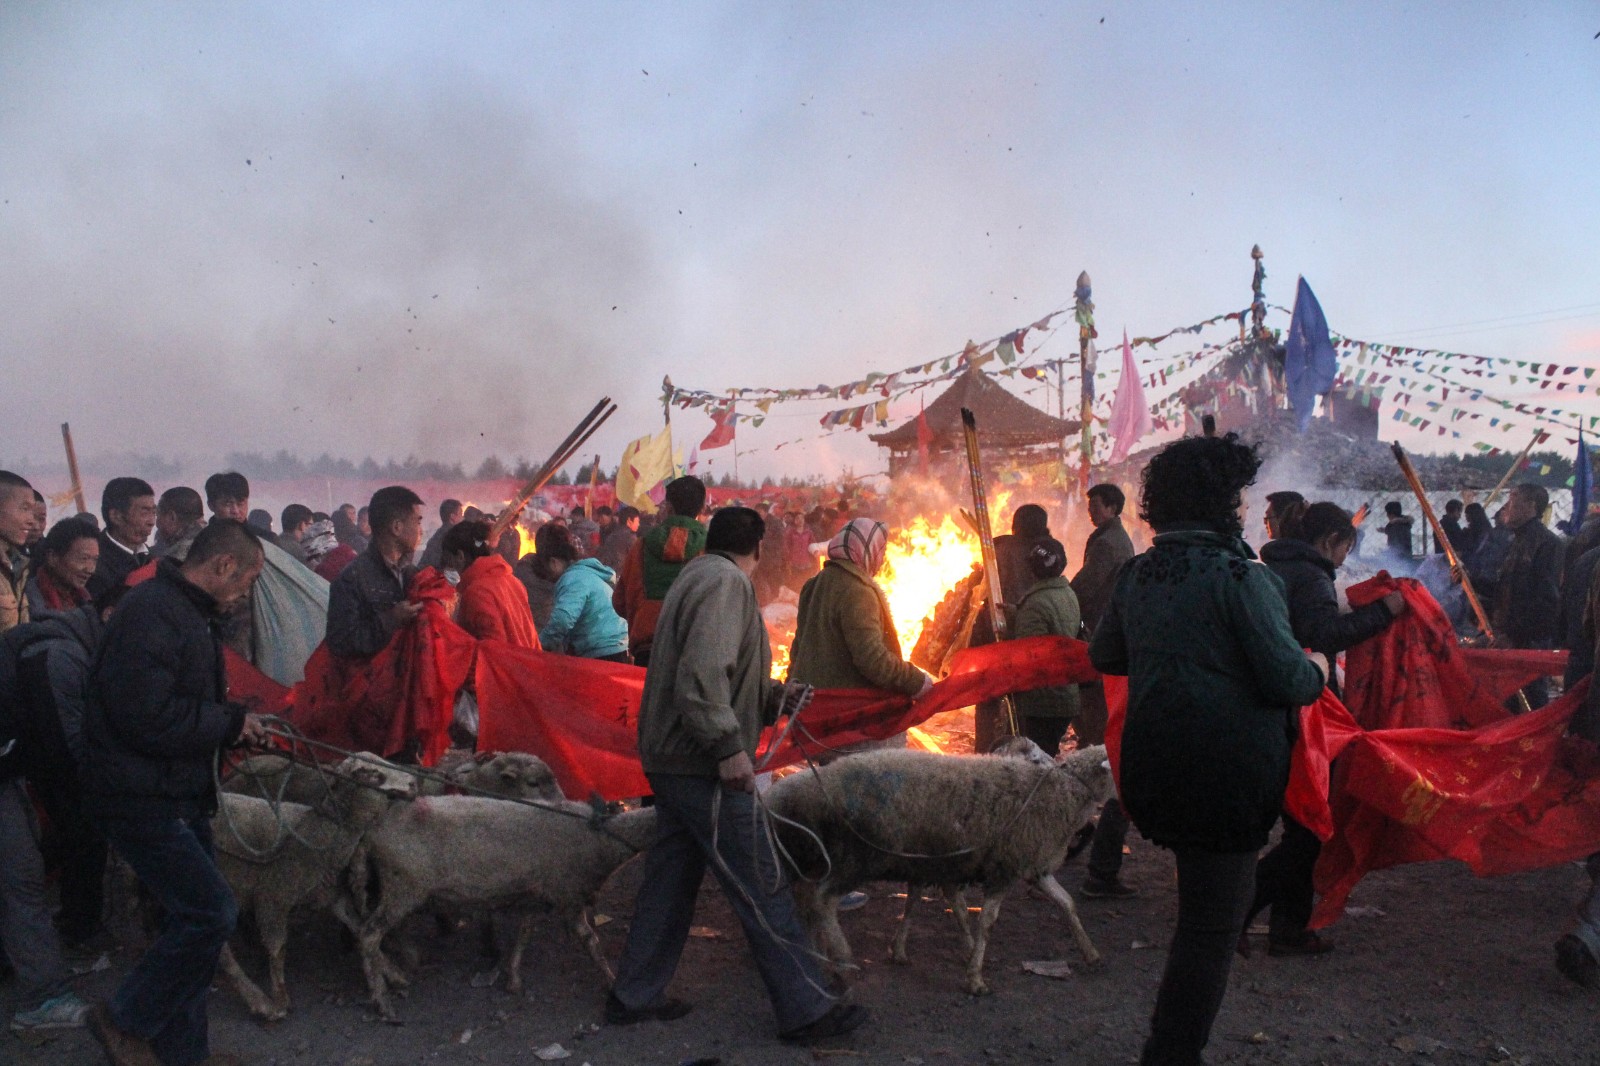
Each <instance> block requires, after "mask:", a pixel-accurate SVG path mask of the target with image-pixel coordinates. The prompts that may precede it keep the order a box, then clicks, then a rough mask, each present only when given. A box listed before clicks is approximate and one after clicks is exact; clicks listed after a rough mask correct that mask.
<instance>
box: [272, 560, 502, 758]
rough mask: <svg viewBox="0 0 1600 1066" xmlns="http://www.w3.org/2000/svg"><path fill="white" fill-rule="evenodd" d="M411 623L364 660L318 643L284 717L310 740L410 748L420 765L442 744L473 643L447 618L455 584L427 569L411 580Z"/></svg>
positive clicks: (375, 748) (349, 746)
mask: <svg viewBox="0 0 1600 1066" xmlns="http://www.w3.org/2000/svg"><path fill="white" fill-rule="evenodd" d="M408 598H409V599H410V600H411V602H413V603H420V604H422V613H421V614H419V615H418V616H417V618H416V621H414V622H412V623H411V624H410V625H408V626H406V627H405V628H404V629H402V630H400V631H399V632H398V633H397V634H396V635H395V637H394V639H393V640H391V641H390V642H389V646H388V647H387V648H385V649H383V650H382V651H380V652H379V653H378V654H376V655H374V656H372V657H371V658H370V659H355V660H351V659H340V658H337V657H336V656H334V655H332V654H330V653H329V651H328V647H327V645H326V644H323V645H321V646H319V647H318V648H317V650H316V652H315V653H313V654H312V656H311V659H310V661H309V662H308V663H306V671H305V673H306V676H305V680H304V681H302V682H300V684H298V685H296V686H295V687H294V693H293V696H292V698H291V699H292V705H293V708H292V710H291V712H290V714H289V720H290V721H291V722H292V723H293V724H294V726H295V727H296V728H297V729H299V730H300V732H302V733H303V734H305V735H306V736H307V737H309V738H311V739H312V740H319V741H322V742H323V743H325V744H331V745H334V746H336V747H339V748H343V749H345V750H347V751H370V752H375V753H377V754H379V755H384V756H391V755H396V754H399V753H400V752H403V751H406V750H407V749H408V748H411V747H412V746H415V748H416V752H417V757H418V759H419V760H420V761H421V763H422V764H423V765H424V766H432V765H433V764H434V763H435V762H437V761H438V760H439V756H441V755H443V754H444V753H445V751H446V749H448V748H449V747H450V722H451V719H452V716H453V714H454V710H455V699H456V692H457V691H458V690H459V689H460V688H461V686H462V685H464V684H466V682H467V679H468V678H469V677H470V676H471V674H472V664H473V659H474V657H475V655H476V651H477V643H478V642H477V641H476V640H474V639H473V638H472V636H471V635H470V634H468V633H467V631H466V630H464V629H462V628H461V627H460V626H458V625H456V624H455V623H454V622H452V621H451V620H450V604H451V602H452V601H453V600H454V598H455V590H454V589H453V588H452V587H451V586H450V583H449V582H448V581H446V580H445V579H444V576H443V575H442V574H440V573H439V572H438V571H437V570H434V569H432V568H431V567H430V568H428V569H425V570H421V571H419V572H418V573H417V576H416V577H415V578H413V579H412V583H411V588H410V590H409V592H408Z"/></svg>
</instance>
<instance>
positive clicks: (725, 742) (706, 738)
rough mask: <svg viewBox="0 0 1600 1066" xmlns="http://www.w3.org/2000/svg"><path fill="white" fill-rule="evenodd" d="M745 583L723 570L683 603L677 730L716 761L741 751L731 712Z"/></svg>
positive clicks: (747, 585) (747, 592) (750, 593)
mask: <svg viewBox="0 0 1600 1066" xmlns="http://www.w3.org/2000/svg"><path fill="white" fill-rule="evenodd" d="M754 595H755V593H754V591H753V590H752V589H751V588H750V583H749V582H748V581H745V580H744V579H743V575H741V574H739V573H738V572H737V571H734V570H731V569H730V570H729V572H728V573H727V574H726V575H724V576H722V577H721V579H720V580H717V581H714V582H707V584H706V586H705V587H704V588H703V589H702V590H700V592H699V595H698V596H697V602H695V603H692V604H691V603H684V604H683V605H682V610H681V611H680V618H682V619H684V620H686V622H687V626H686V632H685V633H684V634H683V638H682V651H681V653H680V654H679V656H678V669H677V674H676V680H675V686H674V691H673V696H674V701H675V703H676V704H677V707H678V710H679V715H680V719H681V721H682V722H683V727H684V729H686V730H687V731H688V732H689V733H690V734H691V735H692V736H693V737H694V738H695V739H696V740H697V741H699V742H700V744H702V745H703V746H704V747H705V749H706V750H707V751H709V752H710V753H711V754H712V755H713V756H715V757H716V758H717V759H719V760H720V759H726V758H727V757H728V756H730V755H737V754H738V753H739V752H741V751H743V750H744V741H743V739H742V737H741V734H740V732H739V716H738V715H737V714H735V713H734V710H733V674H734V671H735V669H736V668H737V665H738V661H739V645H740V641H741V640H742V638H743V636H744V627H743V626H742V625H741V624H740V622H741V621H742V620H743V619H744V617H745V615H746V612H747V610H748V609H749V607H750V604H748V603H747V602H746V600H747V599H750V598H753V597H754Z"/></svg>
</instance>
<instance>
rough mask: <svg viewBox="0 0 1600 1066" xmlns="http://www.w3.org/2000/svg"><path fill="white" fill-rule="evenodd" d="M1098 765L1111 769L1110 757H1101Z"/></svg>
mask: <svg viewBox="0 0 1600 1066" xmlns="http://www.w3.org/2000/svg"><path fill="white" fill-rule="evenodd" d="M1100 765H1101V766H1102V767H1104V768H1105V769H1107V770H1109V769H1111V760H1110V759H1101V760H1100Z"/></svg>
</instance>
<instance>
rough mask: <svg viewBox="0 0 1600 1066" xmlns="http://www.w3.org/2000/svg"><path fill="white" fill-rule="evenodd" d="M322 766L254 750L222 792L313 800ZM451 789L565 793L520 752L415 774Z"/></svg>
mask: <svg viewBox="0 0 1600 1066" xmlns="http://www.w3.org/2000/svg"><path fill="white" fill-rule="evenodd" d="M327 773H328V771H327V770H326V769H325V768H323V767H319V766H316V765H313V764H309V763H304V762H298V761H295V760H292V759H290V758H288V757H287V756H284V755H276V754H268V755H255V756H252V757H250V758H248V759H245V760H243V761H242V762H240V763H239V764H238V765H237V766H236V767H234V770H233V772H232V774H230V775H229V777H228V779H227V780H226V781H224V782H223V784H222V790H223V791H224V792H233V793H237V794H240V795H247V796H260V797H263V798H269V799H284V800H288V801H290V802H291V803H303V804H307V805H314V804H315V803H317V802H318V801H319V800H321V799H322V798H323V797H324V796H326V795H327V792H328V780H327ZM452 788H456V789H459V790H461V791H463V792H467V793H469V794H471V795H479V796H482V795H491V796H504V797H512V798H516V799H527V800H545V801H549V802H552V803H560V802H561V801H562V800H564V799H565V798H566V797H564V796H563V795H562V794H561V786H560V785H558V784H557V783H556V777H555V774H553V773H551V772H550V767H549V766H547V765H545V762H544V760H543V759H541V758H539V757H538V756H537V755H530V754H528V753H527V752H521V751H505V752H479V753H478V754H477V755H473V756H470V757H466V758H462V759H459V760H457V761H456V762H454V763H453V764H451V765H444V764H441V765H440V766H439V767H437V768H436V769H434V770H433V771H431V772H430V773H429V776H426V777H419V778H418V786H417V792H418V794H420V795H423V796H441V795H444V794H445V793H446V792H448V791H450V790H451V789H452Z"/></svg>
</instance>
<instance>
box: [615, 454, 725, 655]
mask: <svg viewBox="0 0 1600 1066" xmlns="http://www.w3.org/2000/svg"><path fill="white" fill-rule="evenodd" d="M705 506H706V486H705V482H703V481H701V480H700V479H699V478H697V477H693V476H687V477H680V478H677V479H676V480H673V481H670V482H668V483H667V488H666V506H665V507H664V508H663V515H664V517H663V518H662V520H661V521H660V522H658V523H657V524H656V525H655V526H654V527H653V528H651V530H650V532H648V533H646V534H644V535H643V536H641V537H640V538H639V539H638V541H637V542H636V543H635V544H634V546H633V550H632V551H630V552H629V553H628V560H627V562H625V563H623V564H622V573H621V574H620V575H619V576H618V578H617V591H616V593H615V594H614V595H613V596H612V599H611V605H612V606H613V607H614V608H616V612H617V614H619V615H621V616H622V617H623V619H624V620H626V621H627V623H628V651H629V652H631V653H632V655H633V661H634V662H635V663H637V664H639V665H640V666H648V665H649V663H650V645H651V642H652V641H654V639H655V634H656V619H657V618H659V617H661V604H662V603H663V602H665V600H666V598H667V590H668V589H670V588H671V587H672V583H673V581H675V580H677V577H678V574H679V573H680V572H681V571H682V570H683V568H684V566H685V564H687V563H688V562H689V560H690V559H693V558H694V557H695V556H697V555H699V554H701V553H702V552H704V551H705V550H706V527H705V525H704V524H703V523H702V522H701V521H700V512H701V511H703V510H704V509H705Z"/></svg>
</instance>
